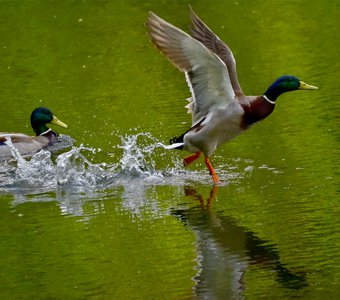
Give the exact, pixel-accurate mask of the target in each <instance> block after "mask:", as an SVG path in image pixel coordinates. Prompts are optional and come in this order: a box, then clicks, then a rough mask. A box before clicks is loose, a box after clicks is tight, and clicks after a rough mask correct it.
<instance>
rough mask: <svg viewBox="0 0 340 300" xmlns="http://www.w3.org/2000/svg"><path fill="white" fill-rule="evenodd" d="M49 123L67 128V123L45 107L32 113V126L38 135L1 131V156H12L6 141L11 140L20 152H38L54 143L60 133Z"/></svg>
mask: <svg viewBox="0 0 340 300" xmlns="http://www.w3.org/2000/svg"><path fill="white" fill-rule="evenodd" d="M47 123H51V124H55V125H59V126H61V127H65V128H67V125H66V124H65V123H63V122H61V121H60V120H58V118H57V117H56V116H54V115H53V113H52V112H51V111H50V110H49V109H48V108H45V107H39V108H37V109H35V110H34V111H33V112H32V114H31V126H32V128H33V130H34V132H35V134H36V136H28V135H26V134H23V133H4V132H1V133H0V158H1V159H5V158H7V157H10V156H11V150H10V147H9V146H8V145H7V144H6V142H9V141H10V142H11V143H12V144H13V146H14V147H15V148H16V149H17V150H18V151H19V153H20V154H28V153H33V152H37V151H38V150H40V149H42V148H43V147H45V146H46V145H50V144H52V143H53V142H54V141H56V140H57V138H58V133H56V132H55V131H53V130H52V129H50V128H48V127H47V126H46V124H47Z"/></svg>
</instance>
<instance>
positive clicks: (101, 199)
mask: <svg viewBox="0 0 340 300" xmlns="http://www.w3.org/2000/svg"><path fill="white" fill-rule="evenodd" d="M190 4H191V5H192V7H193V8H194V9H195V11H196V12H197V14H198V15H199V16H201V17H202V19H203V20H204V21H205V22H206V23H207V24H209V26H210V27H211V28H212V29H213V30H214V31H215V32H216V33H217V34H218V35H219V36H220V37H221V38H222V39H223V40H224V41H226V42H227V43H228V45H229V46H230V47H231V49H232V51H233V53H234V56H235V58H236V60H237V67H238V74H239V80H240V83H241V86H242V88H243V90H244V91H245V92H246V93H247V94H252V95H257V94H261V93H263V92H264V91H265V90H266V89H267V88H268V86H269V85H270V84H271V83H272V82H273V81H274V80H275V79H276V78H277V77H279V76H281V75H283V74H293V75H295V76H297V77H299V78H301V79H302V80H303V81H305V82H307V83H309V84H312V85H316V86H318V87H319V90H318V91H298V92H292V93H287V94H284V95H282V96H280V98H279V99H278V102H277V105H276V109H275V112H274V113H273V114H272V115H271V116H269V117H268V118H267V119H266V120H264V121H262V122H261V123H259V124H256V125H255V126H254V128H252V129H251V130H249V131H248V132H246V133H245V134H243V135H241V136H239V137H238V138H237V139H235V140H233V141H231V142H230V143H228V144H226V145H224V146H222V147H220V148H219V149H218V150H217V151H216V152H215V153H214V155H213V156H212V163H213V165H214V166H215V167H216V171H217V173H218V174H219V175H220V178H221V181H222V185H221V186H219V187H217V188H216V187H215V188H214V187H213V185H212V181H211V178H210V176H209V174H208V171H207V169H206V168H205V166H204V163H203V162H202V161H200V162H198V163H196V164H195V165H193V166H192V167H190V169H189V170H187V171H186V170H184V169H183V168H182V166H181V164H180V159H181V158H182V157H183V156H185V153H182V152H167V151H165V150H159V149H158V150H157V151H155V152H154V153H152V154H151V155H150V156H148V157H147V158H146V160H147V162H146V163H147V164H148V163H149V160H152V164H153V166H154V168H155V169H156V170H157V171H158V172H161V173H162V174H163V175H164V176H165V177H166V176H168V177H167V178H166V180H163V179H160V180H155V179H154V178H153V177H152V176H149V177H147V178H140V176H138V175H136V176H135V177H136V178H134V176H131V175H130V176H129V177H128V178H125V177H124V175H122V178H123V179H124V180H122V183H119V182H116V183H115V184H114V185H109V184H108V185H106V186H104V187H100V188H98V187H97V188H96V187H93V186H75V185H72V184H69V185H67V186H57V187H55V188H52V189H51V188H48V189H47V190H46V189H43V187H44V186H43V185H42V186H41V187H39V188H33V189H32V188H30V189H29V190H28V189H25V186H23V185H22V184H21V185H19V184H18V186H16V187H14V188H11V189H5V188H3V189H2V190H1V191H0V230H1V240H0V253H1V256H0V298H1V299H291V298H297V299H324V298H328V299H337V298H338V297H339V295H340V280H339V278H340V250H339V249H340V222H339V218H340V204H339V201H340V197H339V137H340V134H339V125H340V122H339V114H340V105H339V103H340V101H339V100H340V99H339V95H340V90H339V78H338V75H339V54H338V53H339V46H340V45H339V40H340V34H339V32H340V31H339V20H340V15H339V11H340V10H339V6H340V2H339V1H338V0H329V1H324V0H315V1H307V0H301V1H284V0H277V1H268V0H251V1H250V0H247V1H246V0H238V1H225V0H223V1H222V0H221V1H204V0H201V1H200V0H194V1H191V2H190ZM149 10H152V11H154V12H155V13H157V14H158V15H160V16H161V17H163V18H165V19H166V20H168V21H170V22H171V23H173V24H175V25H176V26H178V27H180V28H182V29H184V30H187V29H188V26H189V22H190V19H189V7H188V3H187V2H186V1H154V0H151V1H146V2H144V1H136V0H126V1H99V0H98V1H85V0H84V1H71V0H70V1H66V0H63V1H62V0H60V1H47V0H46V1H43V0H40V1H36V0H30V1H29V0H25V1H14V0H13V1H5V0H2V1H0V37H1V41H0V104H1V110H0V131H17V132H23V133H26V134H32V130H31V128H30V125H29V115H30V113H31V111H32V110H33V109H34V108H35V107H38V106H46V107H49V108H51V109H52V111H53V112H54V113H55V114H56V115H57V116H58V118H60V119H61V120H62V121H64V122H65V123H67V124H68V125H69V128H68V129H64V128H55V127H53V128H55V129H56V130H58V131H59V132H60V133H63V134H67V135H70V136H72V138H74V139H75V146H76V147H79V146H80V145H85V146H86V147H93V148H99V149H100V150H101V151H97V152H96V153H95V154H91V153H85V154H84V155H85V156H88V159H89V160H90V161H91V162H92V163H93V164H102V163H105V164H117V163H120V162H121V161H122V157H124V153H123V152H124V151H123V150H122V148H121V147H119V146H120V145H121V144H122V139H121V137H124V136H126V135H130V136H136V135H138V134H139V133H147V134H148V135H149V136H151V137H152V138H154V139H155V140H158V141H161V142H163V143H168V140H169V139H170V138H172V137H173V136H175V135H177V136H178V135H179V134H181V133H182V132H184V131H185V130H187V129H188V128H189V126H190V125H191V123H190V122H191V120H190V116H189V115H187V114H186V111H185V109H184V105H186V104H187V102H186V101H185V100H184V99H185V98H187V97H189V96H190V95H189V91H188V88H187V85H186V83H185V80H184V76H183V74H181V73H180V72H178V70H177V69H176V68H174V67H173V66H172V65H171V64H170V63H169V62H168V61H167V60H166V59H165V58H164V57H163V56H162V55H161V54H160V53H159V52H158V51H157V50H156V49H155V48H154V47H153V46H152V44H151V43H150V41H149V39H148V37H147V35H146V28H145V26H144V23H145V21H146V18H147V16H148V11H149ZM140 139H141V140H142V141H141V143H142V145H143V146H140V147H141V148H143V147H144V148H145V147H146V145H147V143H148V142H149V141H150V143H151V142H153V139H151V140H150V139H149V138H145V139H144V138H143V136H141V137H140ZM143 139H144V141H143ZM144 148H143V149H144ZM56 155H57V154H56ZM0 171H1V170H0ZM167 172H169V173H171V175H166V174H167ZM0 180H1V177H0Z"/></svg>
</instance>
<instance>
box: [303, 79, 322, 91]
mask: <svg viewBox="0 0 340 300" xmlns="http://www.w3.org/2000/svg"><path fill="white" fill-rule="evenodd" d="M317 89H318V87H317V86H314V85H309V84H307V83H305V82H303V81H300V86H299V90H317Z"/></svg>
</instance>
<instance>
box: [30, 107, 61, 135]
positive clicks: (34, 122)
mask: <svg viewBox="0 0 340 300" xmlns="http://www.w3.org/2000/svg"><path fill="white" fill-rule="evenodd" d="M49 123H50V124H55V125H59V126H61V127H64V128H67V125H66V124H65V123H63V122H61V121H60V120H59V119H58V118H57V117H56V116H54V115H53V113H52V112H51V111H50V110H49V109H48V108H46V107H38V108H36V109H35V110H34V111H33V112H32V114H31V126H32V128H33V130H34V132H35V134H36V135H40V134H42V133H44V132H45V131H47V130H48V129H49V128H48V127H47V126H46V124H49Z"/></svg>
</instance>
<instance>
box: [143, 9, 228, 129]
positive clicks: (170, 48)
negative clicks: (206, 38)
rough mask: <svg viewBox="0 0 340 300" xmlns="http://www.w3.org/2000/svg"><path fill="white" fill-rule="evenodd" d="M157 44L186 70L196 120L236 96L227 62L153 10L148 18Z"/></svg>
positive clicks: (149, 28)
mask: <svg viewBox="0 0 340 300" xmlns="http://www.w3.org/2000/svg"><path fill="white" fill-rule="evenodd" d="M146 26H147V28H148V30H149V35H150V37H151V40H152V42H153V43H154V44H155V45H156V46H157V48H158V49H159V50H160V51H161V52H162V53H163V54H164V55H165V56H166V57H167V58H168V59H169V60H170V61H171V62H172V63H173V64H174V65H175V66H176V67H177V68H178V69H179V70H180V71H182V72H184V73H185V75H186V79H187V81H188V85H189V88H190V91H191V94H192V99H191V100H190V101H191V103H190V104H189V111H190V112H191V113H192V118H193V123H194V124H195V123H196V122H198V121H199V120H200V119H202V118H203V117H205V116H206V115H207V113H208V112H209V111H212V110H214V109H217V108H219V107H226V106H227V105H228V104H229V103H230V102H231V101H233V100H234V98H235V93H234V90H233V88H232V85H231V82H230V78H229V73H228V70H227V67H226V65H225V63H224V62H223V61H222V60H221V59H220V58H219V57H218V56H217V55H216V54H214V53H213V52H211V51H210V50H208V49H207V48H206V47H205V46H204V45H203V44H202V43H200V42H199V41H197V40H196V39H194V38H192V37H191V36H190V35H188V34H187V33H185V32H184V31H182V30H180V29H179V28H177V27H175V26H173V25H171V24H170V23H168V22H166V21H164V20H163V19H161V18H160V17H158V16H157V15H155V14H154V13H152V12H150V14H149V18H148V20H147V22H146Z"/></svg>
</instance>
